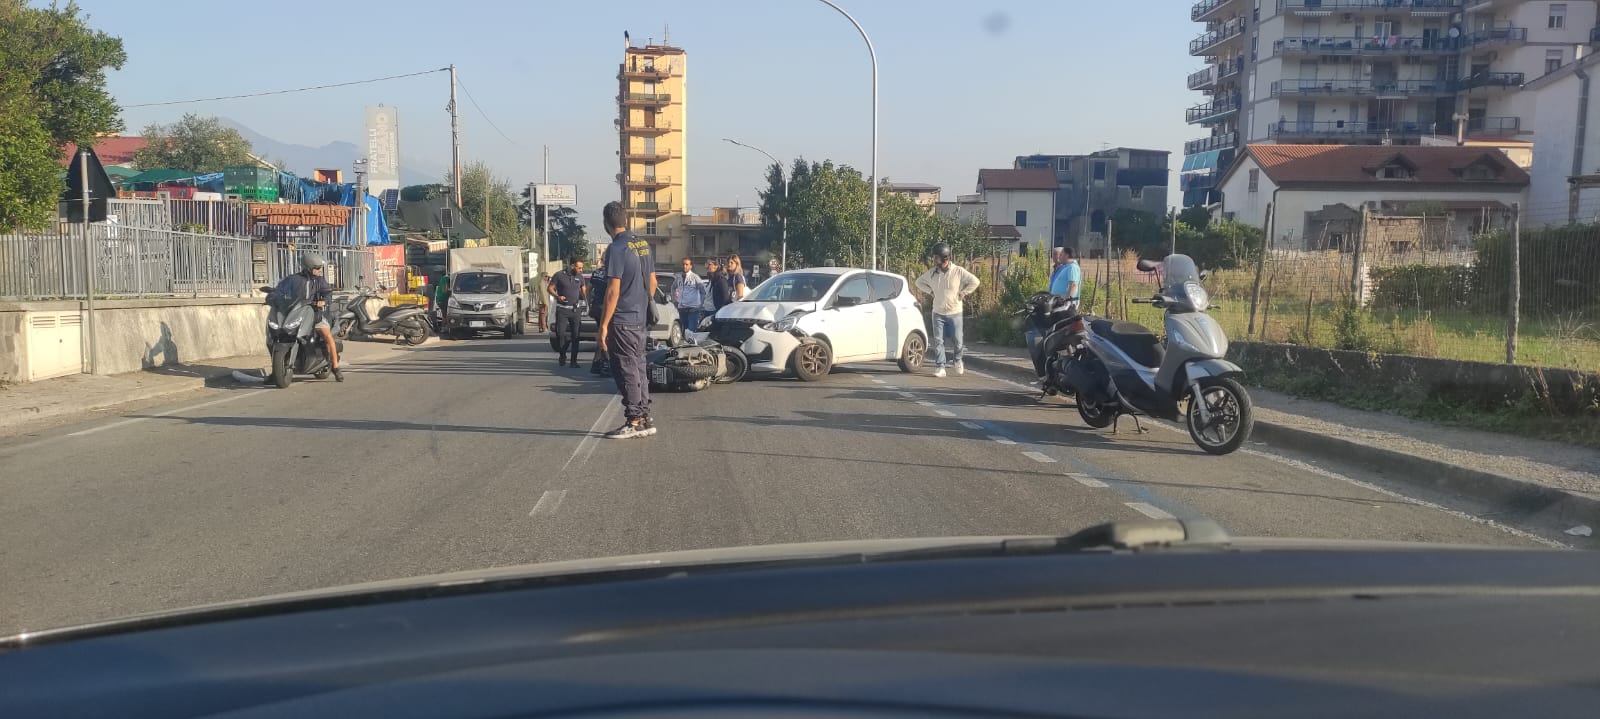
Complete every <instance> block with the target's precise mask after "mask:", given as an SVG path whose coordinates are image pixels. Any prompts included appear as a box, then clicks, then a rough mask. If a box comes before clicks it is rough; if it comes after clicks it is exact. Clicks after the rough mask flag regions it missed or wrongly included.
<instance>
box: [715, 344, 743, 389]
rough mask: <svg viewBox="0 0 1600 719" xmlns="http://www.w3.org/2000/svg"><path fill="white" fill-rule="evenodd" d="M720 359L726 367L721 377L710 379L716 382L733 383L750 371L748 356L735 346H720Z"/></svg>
mask: <svg viewBox="0 0 1600 719" xmlns="http://www.w3.org/2000/svg"><path fill="white" fill-rule="evenodd" d="M722 361H723V363H724V364H726V365H727V368H728V369H727V371H726V372H725V373H723V375H722V376H721V377H718V378H716V379H715V380H712V381H714V382H716V383H717V384H733V383H734V382H738V381H739V380H742V379H744V376H745V374H747V373H749V372H750V358H749V357H746V356H745V354H744V352H741V351H740V350H739V348H737V347H724V348H722Z"/></svg>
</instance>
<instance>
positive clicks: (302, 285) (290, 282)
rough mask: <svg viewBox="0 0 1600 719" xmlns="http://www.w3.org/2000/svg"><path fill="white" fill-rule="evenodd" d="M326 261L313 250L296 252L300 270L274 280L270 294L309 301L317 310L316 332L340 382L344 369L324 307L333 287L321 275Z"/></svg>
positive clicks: (334, 375) (330, 296) (325, 267)
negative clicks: (326, 350) (340, 362)
mask: <svg viewBox="0 0 1600 719" xmlns="http://www.w3.org/2000/svg"><path fill="white" fill-rule="evenodd" d="M327 266H328V261H327V260H324V259H322V255H319V254H317V253H315V252H303V253H301V254H300V271H299V272H296V273H294V274H292V275H289V276H288V277H285V278H283V281H282V282H279V283H278V287H277V289H275V290H273V294H275V295H277V296H279V297H294V298H297V299H302V300H305V301H307V302H310V303H312V304H313V305H315V306H316V308H317V310H318V312H317V325H316V329H317V334H320V335H322V341H323V343H324V344H326V345H327V347H328V366H329V367H331V368H332V369H333V378H334V379H336V380H338V381H340V382H343V381H344V373H343V372H341V371H339V348H338V345H336V344H334V342H333V329H332V328H331V327H330V326H329V324H328V317H327V314H326V310H327V308H328V301H329V300H331V299H333V287H332V286H330V285H329V284H328V280H327V279H325V278H323V276H322V273H323V272H325V271H326V269H327Z"/></svg>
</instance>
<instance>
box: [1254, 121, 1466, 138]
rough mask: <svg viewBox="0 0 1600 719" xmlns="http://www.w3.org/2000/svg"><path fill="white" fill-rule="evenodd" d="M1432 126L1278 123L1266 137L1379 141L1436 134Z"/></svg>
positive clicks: (1410, 123)
mask: <svg viewBox="0 0 1600 719" xmlns="http://www.w3.org/2000/svg"><path fill="white" fill-rule="evenodd" d="M1436 129H1437V128H1435V127H1434V126H1433V125H1430V124H1424V123H1417V122H1349V121H1346V120H1316V121H1312V120H1279V121H1277V122H1275V123H1273V124H1271V125H1268V126H1267V137H1268V138H1276V139H1280V140H1290V141H1298V140H1339V141H1344V142H1349V141H1354V140H1371V141H1377V140H1382V139H1384V138H1389V139H1400V138H1416V137H1420V136H1422V135H1426V134H1433V133H1434V131H1435V130H1436Z"/></svg>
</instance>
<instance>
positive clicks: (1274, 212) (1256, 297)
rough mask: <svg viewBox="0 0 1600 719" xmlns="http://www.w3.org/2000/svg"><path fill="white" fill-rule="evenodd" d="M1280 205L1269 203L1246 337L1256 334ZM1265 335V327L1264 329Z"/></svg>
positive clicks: (1251, 292) (1251, 293)
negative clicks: (1268, 253) (1265, 276)
mask: <svg viewBox="0 0 1600 719" xmlns="http://www.w3.org/2000/svg"><path fill="white" fill-rule="evenodd" d="M1277 205H1278V203H1277V202H1276V201H1273V202H1268V203H1267V236H1266V238H1264V239H1263V240H1262V242H1261V250H1260V254H1258V255H1256V281H1255V284H1254V287H1253V288H1252V289H1251V291H1250V322H1249V324H1248V325H1247V326H1246V327H1245V331H1244V336H1246V337H1252V336H1254V335H1255V333H1256V309H1257V308H1258V307H1259V306H1260V305H1261V275H1262V273H1264V272H1266V269H1267V247H1268V246H1269V243H1270V242H1271V240H1272V233H1273V232H1276V231H1277V227H1276V225H1277V222H1278V207H1277ZM1262 329H1263V333H1264V332H1265V329H1266V328H1265V327H1263V328H1262Z"/></svg>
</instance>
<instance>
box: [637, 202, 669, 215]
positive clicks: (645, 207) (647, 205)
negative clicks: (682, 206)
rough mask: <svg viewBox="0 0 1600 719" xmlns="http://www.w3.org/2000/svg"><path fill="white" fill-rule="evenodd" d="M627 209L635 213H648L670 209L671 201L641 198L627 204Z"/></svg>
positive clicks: (659, 212)
mask: <svg viewBox="0 0 1600 719" xmlns="http://www.w3.org/2000/svg"><path fill="white" fill-rule="evenodd" d="M628 211H629V212H632V213H635V214H642V215H650V214H661V213H663V212H671V211H672V202H671V201H667V202H659V201H656V200H642V201H639V202H634V203H632V204H629V205H628Z"/></svg>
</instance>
